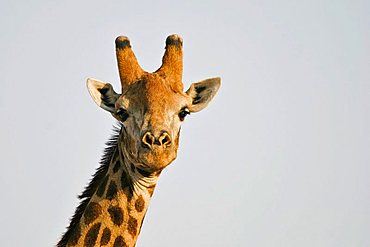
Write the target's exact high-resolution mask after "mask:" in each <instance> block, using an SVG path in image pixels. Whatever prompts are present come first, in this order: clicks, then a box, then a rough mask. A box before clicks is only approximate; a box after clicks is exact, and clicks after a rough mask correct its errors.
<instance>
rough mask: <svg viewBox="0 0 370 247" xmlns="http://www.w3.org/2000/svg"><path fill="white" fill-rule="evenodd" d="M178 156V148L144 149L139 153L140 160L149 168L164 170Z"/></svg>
mask: <svg viewBox="0 0 370 247" xmlns="http://www.w3.org/2000/svg"><path fill="white" fill-rule="evenodd" d="M176 157H177V151H176V149H171V150H168V149H163V148H157V149H150V150H149V149H143V150H140V151H139V153H138V160H139V161H140V163H142V164H144V165H145V167H146V168H147V169H149V170H155V171H157V170H162V169H163V168H165V167H166V166H168V165H169V164H171V162H172V161H173V160H175V159H176Z"/></svg>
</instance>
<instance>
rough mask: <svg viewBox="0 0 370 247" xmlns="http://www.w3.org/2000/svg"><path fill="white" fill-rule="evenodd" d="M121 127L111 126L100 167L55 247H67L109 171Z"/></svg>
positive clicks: (79, 197)
mask: <svg viewBox="0 0 370 247" xmlns="http://www.w3.org/2000/svg"><path fill="white" fill-rule="evenodd" d="M121 128H122V125H120V124H119V125H118V126H113V134H112V137H111V138H110V139H109V140H108V142H107V143H106V147H105V149H104V153H103V156H102V158H101V160H100V167H99V168H98V169H97V170H96V172H95V174H94V176H93V178H92V179H91V181H90V183H89V184H88V186H86V188H85V190H84V191H83V192H82V194H81V195H79V196H78V199H80V200H81V202H80V205H79V206H78V207H77V208H76V211H75V213H74V215H73V216H72V219H71V222H70V224H69V226H68V227H67V231H66V232H65V233H64V234H63V236H62V238H61V239H60V241H59V242H58V244H57V245H56V246H57V247H65V246H67V242H68V240H69V238H70V236H71V234H72V233H73V230H74V228H75V227H76V225H77V224H78V223H79V221H80V219H81V217H82V214H83V212H84V211H85V209H86V207H87V204H89V201H90V199H91V197H92V196H93V195H94V193H95V191H96V190H97V188H98V186H99V184H100V181H101V180H102V179H103V178H104V176H105V175H106V174H107V172H108V169H109V162H110V160H111V158H112V156H113V154H114V152H115V151H116V149H117V143H118V138H119V134H120V131H121Z"/></svg>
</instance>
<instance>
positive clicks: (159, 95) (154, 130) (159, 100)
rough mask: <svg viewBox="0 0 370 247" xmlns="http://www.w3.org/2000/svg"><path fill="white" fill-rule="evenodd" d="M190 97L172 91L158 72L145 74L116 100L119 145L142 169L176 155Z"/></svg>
mask: <svg viewBox="0 0 370 247" xmlns="http://www.w3.org/2000/svg"><path fill="white" fill-rule="evenodd" d="M190 103H191V98H190V97H189V96H188V95H186V94H184V93H182V92H174V91H173V90H172V89H171V87H170V86H168V84H167V83H166V82H165V81H164V79H163V78H161V77H160V76H158V75H155V74H147V75H145V76H143V77H142V78H141V79H140V80H139V81H138V82H136V83H135V84H133V85H131V86H130V87H129V88H128V90H127V91H126V92H124V93H123V94H122V95H121V96H120V97H119V98H118V99H117V101H116V103H115V112H114V113H113V116H114V117H115V118H116V119H117V120H119V121H120V122H121V123H122V125H123V131H124V132H125V138H123V139H122V141H123V143H122V144H123V147H122V149H123V150H125V151H126V156H127V157H129V158H130V159H132V161H133V163H136V164H142V166H143V167H141V168H142V169H145V170H159V169H163V168H164V167H165V166H167V165H168V164H169V163H171V162H172V161H173V160H174V159H175V158H176V155H177V149H178V144H179V132H180V126H181V124H182V122H183V121H184V119H185V117H186V115H187V114H188V113H190V112H189V104H190Z"/></svg>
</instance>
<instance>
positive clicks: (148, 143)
mask: <svg viewBox="0 0 370 247" xmlns="http://www.w3.org/2000/svg"><path fill="white" fill-rule="evenodd" d="M141 141H142V143H143V144H144V146H145V147H149V148H151V147H152V145H153V144H154V142H155V137H154V135H153V134H152V133H150V132H146V133H145V134H144V136H143V139H142V140H141Z"/></svg>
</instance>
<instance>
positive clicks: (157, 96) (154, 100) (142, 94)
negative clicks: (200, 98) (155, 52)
mask: <svg viewBox="0 0 370 247" xmlns="http://www.w3.org/2000/svg"><path fill="white" fill-rule="evenodd" d="M170 85H171V84H170V83H168V82H167V81H166V80H165V79H164V78H162V77H161V76H158V75H155V74H150V75H146V76H145V77H143V78H141V80H139V81H138V82H136V83H135V84H133V85H131V86H130V88H128V90H127V92H126V94H125V95H124V96H123V97H124V99H125V100H126V101H127V103H126V105H127V107H130V108H134V109H135V108H143V110H144V112H152V113H155V112H156V113H164V112H166V111H167V110H170V109H172V108H173V109H177V108H178V107H179V106H180V107H181V106H183V105H184V106H185V105H186V104H187V102H188V101H189V99H188V97H187V96H186V95H185V94H184V93H183V92H182V91H180V90H179V89H178V88H173V87H171V86H170Z"/></svg>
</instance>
